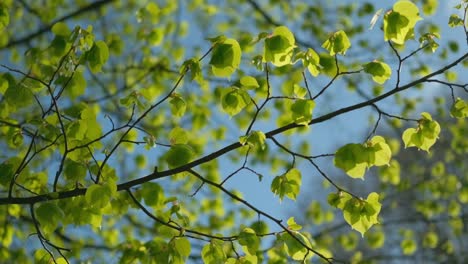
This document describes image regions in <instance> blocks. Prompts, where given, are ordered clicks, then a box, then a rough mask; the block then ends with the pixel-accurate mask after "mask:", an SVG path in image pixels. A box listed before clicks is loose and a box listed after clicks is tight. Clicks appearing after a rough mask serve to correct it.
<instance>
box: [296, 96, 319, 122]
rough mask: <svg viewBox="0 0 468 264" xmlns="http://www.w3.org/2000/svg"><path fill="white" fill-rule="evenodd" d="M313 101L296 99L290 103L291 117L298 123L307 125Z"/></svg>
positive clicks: (313, 104)
mask: <svg viewBox="0 0 468 264" xmlns="http://www.w3.org/2000/svg"><path fill="white" fill-rule="evenodd" d="M314 108H315V102H314V101H312V100H308V99H297V100H296V101H295V102H294V103H293V104H292V105H291V112H292V119H293V120H294V123H296V124H298V125H304V126H307V125H308V124H309V122H310V121H311V120H312V113H313V111H314Z"/></svg>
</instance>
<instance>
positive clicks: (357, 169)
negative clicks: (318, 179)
mask: <svg viewBox="0 0 468 264" xmlns="http://www.w3.org/2000/svg"><path fill="white" fill-rule="evenodd" d="M391 156H392V152H391V150H390V147H389V146H388V144H387V143H386V142H385V139H384V138H383V137H381V136H374V137H373V138H372V139H370V140H369V141H367V142H366V143H365V144H356V143H350V144H346V145H345V146H343V147H341V148H339V149H338V150H337V151H336V153H335V158H334V160H333V162H334V164H335V166H336V167H338V168H340V169H342V170H344V171H345V172H346V174H348V175H349V176H351V177H352V178H360V179H364V174H365V172H366V169H367V168H369V167H372V166H383V165H388V164H389V162H390V158H391Z"/></svg>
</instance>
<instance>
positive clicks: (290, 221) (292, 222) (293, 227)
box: [287, 217, 302, 231]
mask: <svg viewBox="0 0 468 264" xmlns="http://www.w3.org/2000/svg"><path fill="white" fill-rule="evenodd" d="M287 224H288V229H289V230H294V231H299V230H301V229H302V226H301V225H299V224H297V223H296V220H294V217H290V218H289V219H288V221H287Z"/></svg>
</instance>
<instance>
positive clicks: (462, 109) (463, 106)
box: [450, 98, 468, 118]
mask: <svg viewBox="0 0 468 264" xmlns="http://www.w3.org/2000/svg"><path fill="white" fill-rule="evenodd" d="M450 115H451V116H453V117H455V118H465V117H467V116H468V103H466V101H465V100H463V99H461V98H457V100H456V101H455V103H454V104H453V105H452V107H451V108H450Z"/></svg>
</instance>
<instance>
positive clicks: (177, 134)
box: [169, 127, 189, 144]
mask: <svg viewBox="0 0 468 264" xmlns="http://www.w3.org/2000/svg"><path fill="white" fill-rule="evenodd" d="M188 135H189V134H188V132H187V130H185V129H183V128H181V127H174V128H173V129H172V130H171V132H169V140H170V141H171V144H187V143H188Z"/></svg>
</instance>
